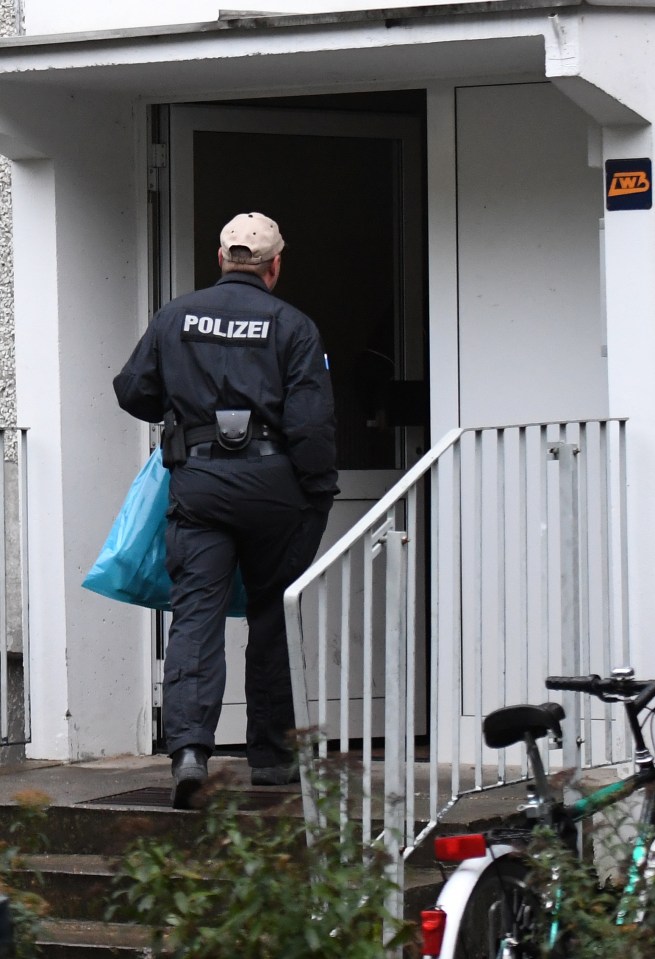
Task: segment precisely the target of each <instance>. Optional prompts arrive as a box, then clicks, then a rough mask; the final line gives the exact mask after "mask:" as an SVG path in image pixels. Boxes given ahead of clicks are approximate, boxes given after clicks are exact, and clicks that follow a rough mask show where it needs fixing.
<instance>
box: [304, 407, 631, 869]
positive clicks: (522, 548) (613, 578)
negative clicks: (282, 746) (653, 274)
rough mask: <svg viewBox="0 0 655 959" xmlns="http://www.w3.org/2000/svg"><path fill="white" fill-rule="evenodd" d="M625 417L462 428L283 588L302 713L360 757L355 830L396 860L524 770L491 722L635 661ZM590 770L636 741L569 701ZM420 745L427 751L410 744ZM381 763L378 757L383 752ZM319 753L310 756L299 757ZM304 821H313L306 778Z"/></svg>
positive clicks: (323, 749)
mask: <svg viewBox="0 0 655 959" xmlns="http://www.w3.org/2000/svg"><path fill="white" fill-rule="evenodd" d="M625 430H626V426H625V420H620V419H619V420H602V421H597V420H594V421H573V422H557V423H539V424H526V425H518V426H503V427H497V428H485V429H464V430H453V431H452V432H450V433H448V434H447V435H446V436H445V437H444V438H443V439H442V440H441V441H440V442H439V443H437V444H436V446H434V447H433V448H432V449H431V450H430V451H429V452H428V453H427V454H426V455H425V456H424V457H423V458H422V459H421V460H420V462H419V463H417V464H416V465H415V466H414V467H412V468H411V469H410V470H409V471H408V472H407V474H406V475H405V476H404V477H403V478H402V479H401V480H400V482H399V483H398V484H397V485H396V486H395V487H394V488H393V489H392V490H391V491H390V492H389V493H387V494H386V495H385V496H384V497H383V498H382V499H381V500H380V502H378V503H377V504H376V505H375V506H374V507H373V508H372V509H371V510H369V512H368V513H366V515H365V516H363V517H362V518H361V519H360V520H359V521H358V522H357V523H356V524H355V525H354V526H353V528H352V529H351V530H350V531H349V532H348V533H347V534H346V535H345V536H343V537H342V538H341V539H340V540H339V541H338V542H337V543H336V544H335V545H334V546H332V547H331V548H330V549H328V550H327V552H326V553H325V554H324V555H323V556H321V557H320V558H319V559H318V560H317V561H316V562H315V563H314V565H313V566H312V567H311V568H310V569H309V570H307V572H306V573H305V574H304V575H303V576H301V577H300V578H299V579H298V580H297V581H296V582H295V583H294V584H293V585H292V586H290V587H289V589H288V590H287V591H286V594H285V612H286V619H287V632H288V642H289V655H290V663H291V675H292V683H293V693H294V704H295V710H296V724H297V726H298V727H299V728H312V727H318V728H319V729H320V730H321V732H322V734H323V736H322V738H321V741H320V744H319V754H320V755H321V756H326V755H327V751H328V741H332V742H334V743H336V746H337V748H338V750H339V751H340V752H341V753H342V754H347V753H353V752H355V753H356V754H357V756H358V757H360V758H361V790H360V794H361V795H360V798H359V799H358V802H359V803H360V808H359V809H358V810H356V811H353V809H352V802H353V798H352V795H351V796H349V798H348V802H349V804H350V806H349V808H350V815H353V814H356V815H359V816H361V819H362V829H363V840H364V842H368V841H370V840H371V839H372V838H374V836H377V835H378V833H380V835H383V836H384V837H385V840H386V842H387V844H388V846H389V848H390V851H391V852H392V854H395V857H396V860H397V874H396V878H397V881H398V882H399V884H400V885H402V860H403V858H406V857H407V856H408V855H409V854H410V853H411V852H412V850H413V848H414V847H415V846H416V845H417V844H418V843H419V842H420V841H421V840H422V839H423V838H424V837H425V836H426V835H427V834H428V833H429V832H430V831H431V830H432V829H433V827H434V826H435V824H436V823H437V822H438V820H439V819H440V818H441V816H442V815H443V813H444V812H445V811H446V810H447V809H448V808H449V806H450V805H451V804H452V802H453V800H454V799H455V798H456V797H458V796H459V795H462V794H463V793H464V792H466V791H468V790H480V789H483V788H486V787H488V786H491V785H497V784H500V783H502V782H506V781H509V780H510V779H516V778H520V777H521V776H524V775H525V774H526V767H525V759H524V756H523V755H522V753H521V751H520V750H519V749H518V747H516V748H515V749H511V750H507V751H505V753H503V754H501V755H500V757H499V755H498V753H496V752H495V751H494V752H491V751H488V750H487V749H486V747H485V746H484V744H483V742H482V735H481V724H482V718H483V716H484V715H486V714H487V713H489V712H491V711H492V710H493V709H496V708H498V707H499V706H502V705H505V704H506V703H509V702H520V701H529V700H535V701H537V702H541V701H543V700H544V699H545V698H546V691H545V688H544V678H545V676H546V675H547V674H548V673H560V672H571V673H575V672H588V671H596V672H607V671H608V669H609V668H610V667H611V666H612V665H616V664H618V663H623V662H626V661H627V658H628V655H627V653H628V650H627V642H628V623H627V609H628V605H627V547H626V538H625V530H626V523H625V511H626V505H625ZM565 707H566V708H567V709H568V710H569V713H570V716H571V719H570V720H568V721H569V723H570V726H569V728H570V730H571V731H572V732H573V733H574V735H573V736H570V737H569V741H570V742H572V743H573V747H572V748H573V754H571V753H570V752H569V754H568V755H566V756H565V763H566V764H571V761H573V762H575V761H577V760H578V758H579V757H578V752H579V750H578V746H577V745H576V741H578V742H579V740H580V739H582V740H583V748H584V754H583V755H582V760H583V762H584V763H585V764H591V763H594V764H598V763H599V762H610V761H618V759H619V758H623V757H622V756H619V754H618V752H617V744H624V743H625V742H626V741H628V738H627V737H625V736H623V735H621V730H619V729H617V727H616V725H615V724H613V722H612V718H611V717H610V715H609V713H606V712H604V711H601V712H595V711H594V710H597V707H596V705H595V704H591V703H590V702H589V701H587V702H585V703H583V708H582V715H581V716H580V713H579V706H578V703H577V701H573V700H569V701H568V702H565ZM417 743H418V749H419V751H420V754H417V745H416V744H417ZM380 760H382V761H380ZM305 761H306V762H309V761H310V758H309V755H307V756H306V757H305ZM303 801H304V808H305V815H306V816H307V817H308V818H315V816H316V815H317V812H316V805H315V796H314V795H313V792H312V789H311V788H310V785H309V783H308V780H307V777H306V776H304V775H303Z"/></svg>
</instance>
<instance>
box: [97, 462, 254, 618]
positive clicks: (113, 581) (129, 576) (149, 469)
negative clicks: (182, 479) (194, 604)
mask: <svg viewBox="0 0 655 959" xmlns="http://www.w3.org/2000/svg"><path fill="white" fill-rule="evenodd" d="M169 481H170V473H169V471H168V470H167V469H166V467H165V466H164V465H163V464H162V460H161V447H159V446H158V447H157V449H156V450H155V451H154V452H153V453H152V455H151V457H150V459H149V460H148V462H147V463H146V464H145V466H144V467H143V469H142V470H141V472H140V473H139V475H138V476H137V477H136V479H135V480H134V482H133V483H132V485H131V487H130V489H129V492H128V494H127V496H126V498H125V502H124V503H123V505H122V507H121V510H120V512H119V514H118V516H117V517H116V520H115V522H114V525H113V526H112V528H111V530H110V532H109V536H108V537H107V540H106V542H105V544H104V546H103V547H102V549H101V550H100V554H99V556H98V558H97V560H96V561H95V563H94V564H93V566H92V567H91V569H90V570H89V572H88V573H87V575H86V577H85V579H84V581H83V583H82V586H84V587H85V588H86V589H90V590H92V591H93V592H95V593H100V594H101V595H102V596H108V597H109V598H110V599H118V600H120V601H121V602H123V603H132V604H133V605H135V606H147V607H148V608H150V609H162V610H167V609H170V608H171V602H170V593H171V585H172V584H171V580H170V577H169V575H168V572H167V571H166V542H165V534H166V510H167V509H168V487H169ZM245 608H246V597H245V591H244V589H243V583H242V580H241V575H240V573H239V571H238V570H237V573H236V576H235V578H234V586H233V590H232V599H231V603H230V609H229V611H228V616H244V615H245Z"/></svg>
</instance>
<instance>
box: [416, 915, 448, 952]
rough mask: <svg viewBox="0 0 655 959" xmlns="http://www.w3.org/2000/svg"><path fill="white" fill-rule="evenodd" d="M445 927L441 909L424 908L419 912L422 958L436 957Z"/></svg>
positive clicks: (444, 916) (444, 918)
mask: <svg viewBox="0 0 655 959" xmlns="http://www.w3.org/2000/svg"><path fill="white" fill-rule="evenodd" d="M445 928H446V913H445V912H444V911H443V909H424V910H423V911H422V912H421V932H422V933H423V959H438V957H439V956H440V955H441V944H442V942H443V934H444V930H445Z"/></svg>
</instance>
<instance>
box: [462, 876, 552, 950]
mask: <svg viewBox="0 0 655 959" xmlns="http://www.w3.org/2000/svg"><path fill="white" fill-rule="evenodd" d="M527 873H528V869H527V867H526V866H525V865H524V864H523V863H522V862H519V861H517V860H515V859H509V858H503V859H500V860H499V861H498V862H496V863H492V864H491V865H490V866H489V867H488V868H487V869H485V871H484V872H483V873H482V875H481V876H480V879H479V880H478V882H477V883H476V884H475V887H474V889H473V891H472V893H471V896H470V898H469V901H468V903H467V904H466V908H465V910H464V913H463V915H462V921H461V924H460V928H459V932H458V935H457V942H456V946H455V959H497V957H498V956H499V955H500V954H501V953H499V950H500V946H501V942H502V940H503V938H504V937H505V936H510V935H511V936H513V938H514V939H515V940H516V942H517V946H516V947H515V949H514V950H513V951H512V952H508V953H507V955H511V956H512V959H537V957H538V955H539V946H538V943H537V941H536V934H535V922H536V917H537V914H538V911H539V902H538V899H537V897H536V895H535V894H534V893H533V892H532V891H531V890H530V889H529V888H528V886H527V885H526V881H525V880H526V876H527Z"/></svg>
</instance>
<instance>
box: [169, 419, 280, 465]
mask: <svg viewBox="0 0 655 959" xmlns="http://www.w3.org/2000/svg"><path fill="white" fill-rule="evenodd" d="M184 442H185V446H186V450H187V454H188V455H189V456H200V457H203V458H205V459H209V458H211V457H214V456H225V457H237V458H238V457H248V456H252V455H259V456H270V455H272V454H273V453H283V452H284V445H283V443H282V435H281V434H280V433H278V432H277V431H276V430H273V429H271V428H270V427H269V426H268V425H267V424H266V423H261V422H258V421H256V420H254V419H253V417H252V416H251V413H250V411H249V410H217V412H216V423H212V424H211V425H210V424H206V425H203V426H192V427H190V428H189V429H187V430H185V431H184Z"/></svg>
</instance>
